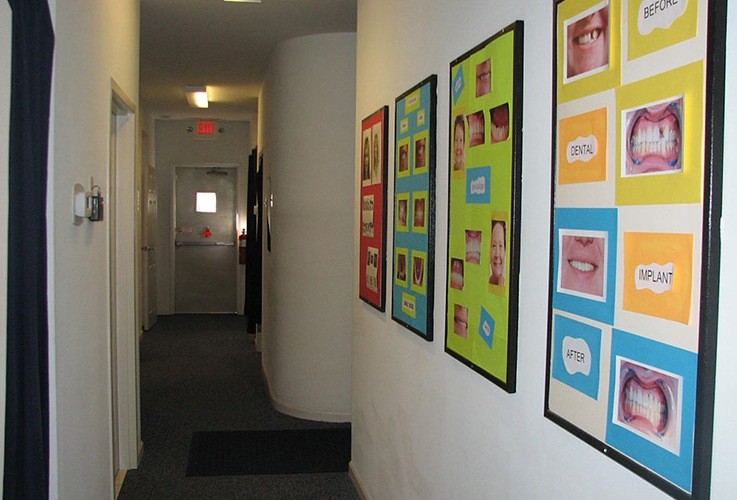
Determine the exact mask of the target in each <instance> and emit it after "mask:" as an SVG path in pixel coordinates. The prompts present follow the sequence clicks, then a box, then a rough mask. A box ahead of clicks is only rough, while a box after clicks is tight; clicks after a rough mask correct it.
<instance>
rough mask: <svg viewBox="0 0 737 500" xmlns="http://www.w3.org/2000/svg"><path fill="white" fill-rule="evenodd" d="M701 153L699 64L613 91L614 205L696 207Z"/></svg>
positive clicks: (701, 75) (701, 71)
mask: <svg viewBox="0 0 737 500" xmlns="http://www.w3.org/2000/svg"><path fill="white" fill-rule="evenodd" d="M703 152H704V62H703V61H698V62H695V63H692V64H688V65H686V66H683V67H681V68H677V69H674V70H672V71H668V72H666V73H662V74H660V75H657V76H653V77H650V78H646V79H644V80H641V81H639V82H636V83H633V84H631V85H626V86H624V87H621V88H620V89H618V90H617V160H616V162H617V163H616V165H617V168H616V172H617V174H616V181H615V184H616V196H615V199H616V204H617V205H655V204H673V203H699V202H700V201H701V195H702V191H703V188H702V184H703V171H704V168H703V163H704V154H703Z"/></svg>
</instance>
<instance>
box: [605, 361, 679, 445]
mask: <svg viewBox="0 0 737 500" xmlns="http://www.w3.org/2000/svg"><path fill="white" fill-rule="evenodd" d="M617 362H618V363H619V370H618V372H619V386H618V389H619V391H618V394H617V396H616V397H617V399H618V401H616V414H615V415H614V421H615V423H618V424H620V425H622V426H624V427H626V428H630V429H632V430H634V431H636V432H637V433H638V434H641V435H644V436H645V437H647V438H648V439H650V440H651V441H654V442H656V443H657V444H659V445H661V446H664V447H665V448H668V449H670V450H671V451H673V452H674V453H676V454H677V453H678V427H679V426H678V419H679V413H680V410H679V408H678V399H679V396H678V395H679V386H680V382H681V381H680V378H679V377H676V376H673V375H669V374H666V373H663V372H661V371H658V370H655V369H653V368H650V367H647V366H641V365H639V364H637V363H634V362H632V361H628V360H624V359H622V358H619V357H617Z"/></svg>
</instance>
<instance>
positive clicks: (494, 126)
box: [489, 103, 509, 144]
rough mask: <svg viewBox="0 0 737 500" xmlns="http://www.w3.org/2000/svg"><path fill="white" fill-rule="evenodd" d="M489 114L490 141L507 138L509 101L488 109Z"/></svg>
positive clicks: (500, 140) (494, 141) (493, 142)
mask: <svg viewBox="0 0 737 500" xmlns="http://www.w3.org/2000/svg"><path fill="white" fill-rule="evenodd" d="M489 116H491V126H490V127H489V128H490V129H491V143H492V144H496V143H497V142H502V141H506V140H507V139H509V103H504V104H502V105H501V106H497V107H496V108H492V109H491V110H490V111H489Z"/></svg>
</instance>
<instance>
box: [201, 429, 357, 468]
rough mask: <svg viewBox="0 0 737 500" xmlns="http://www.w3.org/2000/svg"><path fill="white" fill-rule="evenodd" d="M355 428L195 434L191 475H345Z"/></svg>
mask: <svg viewBox="0 0 737 500" xmlns="http://www.w3.org/2000/svg"><path fill="white" fill-rule="evenodd" d="M350 459H351V429H350V428H349V427H341V428H331V429H308V430H288V431H218V432H193V433H192V444H191V446H190V448H189V463H188V465H187V476H237V475H247V474H301V473H319V472H345V471H347V470H348V462H349V461H350Z"/></svg>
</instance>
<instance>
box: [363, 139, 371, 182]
mask: <svg viewBox="0 0 737 500" xmlns="http://www.w3.org/2000/svg"><path fill="white" fill-rule="evenodd" d="M361 178H362V179H363V180H367V179H370V178H371V149H370V147H369V138H368V136H367V137H366V138H365V139H364V140H363V174H362V175H361Z"/></svg>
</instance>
